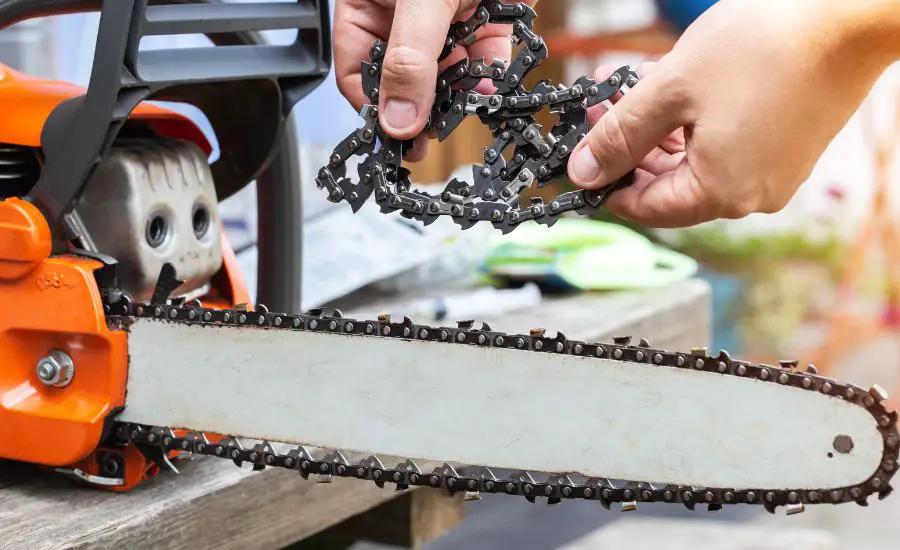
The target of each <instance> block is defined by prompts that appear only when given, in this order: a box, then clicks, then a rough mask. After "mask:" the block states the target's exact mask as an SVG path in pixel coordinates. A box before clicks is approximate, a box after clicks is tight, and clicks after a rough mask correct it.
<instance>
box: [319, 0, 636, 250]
mask: <svg viewBox="0 0 900 550" xmlns="http://www.w3.org/2000/svg"><path fill="white" fill-rule="evenodd" d="M535 17H536V14H535V12H534V10H533V9H532V8H531V7H529V6H528V5H526V4H522V3H519V4H504V3H503V2H501V1H500V0H484V1H482V2H481V4H480V5H479V7H478V8H477V9H476V10H475V13H474V14H473V15H472V17H471V18H469V19H468V20H466V21H461V22H457V23H454V24H453V25H452V26H451V27H450V31H449V33H448V36H447V40H446V42H445V47H444V50H443V52H442V53H441V57H440V59H441V60H443V59H445V58H446V57H447V56H449V55H450V54H451V53H452V52H453V50H454V49H455V48H456V47H457V46H458V45H460V44H463V45H466V44H470V43H471V42H472V41H473V40H474V37H475V32H476V31H477V30H478V29H480V28H482V27H484V26H485V25H488V24H492V23H495V24H506V25H511V28H512V34H511V35H510V37H511V39H512V41H513V43H514V44H519V45H520V46H521V47H520V48H519V49H518V51H517V53H516V54H515V56H514V58H513V59H512V60H511V61H509V62H508V63H507V62H505V61H504V60H496V59H495V60H493V61H492V62H491V63H490V64H488V63H486V62H485V60H484V59H475V60H470V59H468V58H465V59H462V60H460V61H459V62H457V63H455V64H453V65H451V66H449V67H448V68H447V69H445V70H444V71H442V72H441V73H440V75H438V79H437V82H436V83H435V98H434V103H433V106H432V110H431V113H430V117H429V120H428V123H427V126H426V131H427V132H428V133H429V134H430V135H431V136H432V137H436V138H437V139H438V140H440V141H443V140H445V139H446V138H447V137H448V136H450V134H451V133H452V132H453V131H454V130H455V129H456V128H458V127H459V125H460V124H461V123H462V121H463V120H465V118H466V117H478V119H479V120H480V121H481V123H482V124H484V125H485V126H487V127H488V129H489V130H490V131H491V135H492V136H493V142H492V144H491V145H490V147H487V148H486V149H485V151H484V164H480V165H476V166H475V167H474V168H473V172H472V182H471V183H470V182H465V181H462V180H459V179H454V180H452V181H450V182H449V183H447V184H446V187H445V188H444V190H443V191H442V192H440V193H438V194H430V193H426V192H423V191H418V190H413V189H411V185H412V184H411V182H410V180H409V171H408V170H407V169H406V168H403V167H402V165H401V164H402V162H403V159H404V158H405V156H406V155H407V154H408V153H409V151H410V150H411V149H412V147H413V140H407V141H398V140H395V139H393V138H391V137H390V136H388V135H387V134H386V133H385V132H384V130H383V129H382V128H381V125H380V123H379V121H378V110H377V107H376V105H377V104H378V97H379V88H380V85H381V69H382V61H383V59H384V55H385V52H386V49H387V44H385V43H384V42H381V41H378V42H376V43H375V44H374V45H373V46H372V48H371V49H370V52H369V54H370V57H369V60H368V61H366V62H363V63H362V87H363V91H364V93H365V95H366V97H368V98H369V99H370V100H371V101H372V104H371V105H366V106H364V107H363V109H362V110H361V112H360V116H361V117H362V118H363V120H364V125H363V126H362V127H361V128H359V129H357V130H355V131H354V132H353V133H351V134H350V135H349V136H347V138H345V139H344V140H343V141H341V142H340V143H339V144H338V145H337V147H335V149H334V151H333V153H332V155H331V158H330V160H329V163H328V165H327V166H325V167H322V168H321V169H320V170H319V173H318V176H317V178H316V184H317V186H318V187H319V188H320V189H323V190H325V191H326V192H327V196H328V199H329V200H330V201H332V202H335V203H340V202H347V203H348V204H350V206H351V208H352V209H353V211H354V212H356V211H358V210H359V209H360V208H362V206H363V205H364V204H365V203H366V202H367V201H368V200H370V199H371V198H372V197H373V196H374V200H375V202H376V204H378V206H379V207H380V209H381V212H383V213H385V214H388V213H392V212H399V213H400V215H401V216H404V217H406V218H409V219H415V220H418V221H420V222H422V223H423V224H425V225H430V224H432V223H434V222H435V221H436V220H437V219H438V218H439V217H441V216H449V217H450V218H451V219H452V220H453V221H454V222H455V223H456V224H457V225H459V226H460V227H461V228H462V229H468V228H470V227H473V226H474V225H476V224H479V223H483V222H486V223H490V224H492V225H493V226H494V227H495V228H497V229H499V230H501V231H502V232H503V233H509V232H511V231H513V230H514V229H515V228H516V227H518V226H520V225H521V224H522V223H524V222H526V221H534V222H537V223H540V224H543V225H547V226H551V225H553V224H554V223H556V221H557V220H558V219H559V218H560V216H562V215H563V214H566V213H569V212H575V213H577V214H581V215H585V216H590V215H593V214H594V213H595V212H596V211H597V210H598V209H599V208H600V207H602V206H603V204H605V202H606V200H607V199H608V198H609V196H610V195H611V194H612V193H613V192H615V191H616V190H618V189H621V188H623V187H627V186H629V185H631V184H632V183H633V182H634V172H631V173H629V174H627V175H626V176H625V177H623V178H621V179H620V180H618V181H615V182H613V183H611V184H609V185H607V186H605V187H603V188H601V189H594V190H576V191H570V192H566V193H562V194H560V195H558V196H556V197H555V198H553V199H552V200H551V201H550V202H549V203H545V202H544V201H543V200H542V199H540V198H534V199H531V201H530V202H529V203H528V204H522V199H521V194H522V192H523V191H525V190H526V189H528V188H535V187H537V188H540V187H544V186H546V185H549V184H551V183H553V182H554V181H556V180H557V179H559V178H560V177H561V176H563V175H564V174H565V173H566V167H567V165H568V162H569V157H570V155H571V154H572V152H573V151H574V150H575V148H576V146H577V145H578V144H579V143H580V142H581V140H583V139H584V137H585V135H586V134H587V133H588V131H589V129H590V128H589V124H588V117H587V110H588V109H589V108H590V107H593V106H595V105H598V104H600V103H607V104H609V103H608V102H610V101H611V100H612V99H613V98H615V97H616V96H617V95H618V94H620V93H627V92H628V91H629V90H630V89H631V88H633V87H634V86H636V85H637V84H638V81H639V79H638V76H637V74H635V73H634V72H633V71H632V70H631V69H629V68H627V67H623V68H621V69H619V70H617V71H616V72H615V73H613V74H612V75H611V76H610V77H609V78H608V79H607V80H605V81H602V82H596V81H594V80H593V79H591V78H588V77H587V76H582V77H580V78H579V79H578V80H576V81H575V82H574V83H573V84H572V85H571V86H569V87H566V86H563V85H552V84H550V83H549V82H547V81H541V82H538V83H537V84H536V85H535V86H534V87H533V88H531V89H530V90H528V89H526V88H525V78H526V76H527V75H528V74H529V73H530V72H531V71H533V70H534V69H535V68H536V67H538V66H539V65H540V64H541V63H542V62H543V61H544V60H545V59H547V57H548V55H549V51H548V49H547V45H546V43H545V42H544V40H543V39H542V38H541V37H540V36H538V35H537V34H535V33H534V31H533V23H534V19H535ZM485 80H490V82H491V84H492V86H493V87H494V88H495V92H494V93H492V94H482V93H479V92H476V91H475V87H476V86H477V85H478V84H479V83H481V82H483V81H485ZM545 108H549V109H550V111H551V113H552V114H553V115H555V116H556V118H557V119H558V121H557V122H556V123H555V124H554V125H553V127H552V128H551V129H550V131H549V132H546V133H545V132H544V131H543V128H542V127H541V125H540V124H538V123H537V121H536V120H535V118H534V117H535V116H536V115H537V114H538V113H539V112H540V111H541V110H543V109H545ZM509 149H512V154H511V156H510V157H509V158H507V157H505V156H504V152H506V151H507V150H509ZM353 157H360V158H361V162H360V164H359V168H358V176H359V177H358V180H357V181H353V179H351V176H349V175H348V174H347V161H348V160H350V159H351V158H353Z"/></svg>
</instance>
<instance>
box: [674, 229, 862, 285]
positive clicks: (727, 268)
mask: <svg viewBox="0 0 900 550" xmlns="http://www.w3.org/2000/svg"><path fill="white" fill-rule="evenodd" d="M669 246H670V247H672V248H673V249H675V250H677V251H679V252H682V253H684V254H687V255H689V256H691V257H693V258H694V259H696V260H697V261H698V262H700V263H701V264H703V265H705V266H707V267H709V268H711V269H714V270H716V271H719V272H722V273H748V272H754V271H756V270H758V269H766V268H772V267H774V265H775V264H784V263H786V262H790V263H795V262H810V263H814V264H817V265H820V266H822V267H824V268H826V269H828V271H829V272H830V273H832V275H834V276H837V274H838V273H839V272H840V268H841V266H842V265H843V261H844V253H845V250H846V245H845V244H844V243H843V242H842V240H841V239H840V237H839V236H838V235H836V234H834V233H832V234H830V235H828V236H827V237H826V238H812V237H810V236H809V235H808V234H806V233H804V232H801V231H795V232H771V233H766V234H761V235H747V236H740V237H738V236H734V235H730V234H728V232H727V230H726V229H725V228H724V227H723V226H722V225H718V224H714V225H709V226H703V227H696V228H691V229H684V230H681V231H679V232H678V236H677V237H676V238H675V239H674V241H673V242H671V243H669Z"/></svg>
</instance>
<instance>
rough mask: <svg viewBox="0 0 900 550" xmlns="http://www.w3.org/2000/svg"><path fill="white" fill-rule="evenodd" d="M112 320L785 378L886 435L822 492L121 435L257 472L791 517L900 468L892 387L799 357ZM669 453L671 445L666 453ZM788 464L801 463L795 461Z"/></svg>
mask: <svg viewBox="0 0 900 550" xmlns="http://www.w3.org/2000/svg"><path fill="white" fill-rule="evenodd" d="M105 307H106V314H107V318H108V321H109V322H110V323H111V325H112V326H117V327H123V326H125V327H127V325H128V324H129V323H130V322H131V321H132V320H134V319H136V318H145V319H158V320H160V321H164V322H172V323H179V324H187V325H205V326H223V325H225V326H233V327H245V329H246V330H259V329H266V330H290V331H309V332H320V333H330V334H342V335H347V336H353V337H360V338H398V339H402V340H411V341H415V340H419V341H430V342H440V343H443V344H445V345H465V346H479V347H491V348H507V349H516V350H521V351H527V352H533V353H550V354H557V355H574V356H579V357H585V358H591V357H596V358H601V359H614V360H617V361H622V362H626V363H636V364H642V365H654V366H657V367H658V368H675V369H691V370H694V371H697V372H705V373H710V374H714V375H716V376H735V377H740V378H750V379H754V380H759V381H761V382H765V383H769V384H780V385H785V386H791V387H795V388H799V389H803V390H806V391H810V392H819V393H822V394H826V395H830V396H833V398H836V399H843V400H845V401H847V402H849V403H853V404H854V405H856V406H859V407H862V408H863V409H865V410H866V411H868V413H869V414H871V415H872V417H873V418H874V419H875V421H876V422H877V424H878V427H879V431H880V433H881V434H882V437H883V441H884V454H883V456H882V461H881V464H880V466H879V468H878V469H877V470H876V471H875V472H874V473H873V474H872V475H871V476H870V477H869V478H868V479H867V480H866V481H865V482H864V483H861V484H859V485H856V486H852V487H825V488H821V489H818V490H799V489H798V490H790V489H785V490H777V491H773V490H763V489H741V490H736V489H731V488H727V487H726V488H709V487H691V486H678V485H657V484H653V483H649V482H643V481H641V482H638V481H621V480H611V479H598V478H590V479H587V480H585V481H584V482H582V483H579V482H576V481H575V480H574V479H573V475H574V474H567V473H556V474H552V475H550V474H546V473H545V474H544V477H543V478H541V477H540V476H538V477H535V475H534V474H532V473H529V472H518V473H516V474H514V475H512V476H511V477H509V478H508V479H499V478H498V477H497V476H496V475H495V473H494V472H493V471H492V470H491V469H490V467H489V466H479V465H475V466H473V467H469V468H466V469H465V471H466V472H467V473H460V472H459V471H457V470H456V469H454V468H453V467H452V466H451V465H449V464H445V465H443V466H442V467H439V468H436V469H434V470H433V471H431V472H425V471H422V470H421V469H420V468H419V467H418V466H417V465H416V464H415V463H414V462H413V461H412V460H406V461H404V462H401V463H400V464H398V465H396V466H395V467H388V466H387V465H386V464H384V463H383V462H382V460H380V459H379V458H378V457H375V456H371V457H369V458H366V459H365V460H363V461H361V462H358V463H355V464H354V463H350V462H349V461H348V460H347V459H346V458H345V456H344V454H342V452H340V451H336V450H335V451H329V452H328V453H327V454H325V455H324V456H322V457H319V458H315V457H313V455H312V452H311V451H310V450H309V449H307V448H305V447H302V446H300V447H296V448H294V449H293V450H290V451H289V452H287V453H279V452H276V451H275V449H274V448H273V447H272V445H271V444H270V443H269V442H265V441H264V442H261V443H259V444H257V445H255V446H253V447H251V448H245V447H243V446H242V444H241V443H240V441H239V440H238V437H240V434H236V435H235V436H234V437H231V438H228V439H225V440H222V441H220V442H219V443H217V444H216V443H213V442H211V441H210V440H209V439H208V438H207V437H206V436H205V435H204V434H203V433H188V434H187V435H185V436H184V437H178V436H176V434H175V432H174V431H173V430H172V429H170V428H166V427H159V426H145V425H139V424H118V425H117V426H116V429H115V430H114V433H115V434H117V435H118V438H119V439H120V441H121V442H128V441H130V442H132V443H135V444H137V445H138V446H139V447H141V446H143V447H150V448H154V449H157V450H161V451H183V452H188V453H194V454H198V455H208V456H214V457H218V458H224V459H228V460H232V461H233V462H234V463H235V464H236V465H238V466H241V465H242V464H244V463H248V464H252V465H253V468H254V469H256V470H258V469H264V468H266V467H278V468H286V469H288V470H294V471H297V472H299V474H300V475H301V476H303V477H304V478H307V477H308V476H310V475H319V476H325V477H326V479H330V477H329V476H336V477H344V478H355V479H360V480H368V481H372V482H374V483H376V484H377V485H378V486H379V487H383V486H384V485H385V484H386V483H391V484H394V485H396V487H397V489H398V490H402V489H407V488H410V487H414V486H421V487H433V488H439V489H443V490H447V491H450V492H451V493H455V492H465V493H467V494H468V495H471V496H474V495H477V494H479V493H502V494H506V495H519V496H524V497H525V498H526V499H528V500H529V501H531V502H535V500H536V499H537V498H538V497H540V498H546V499H547V501H548V503H550V504H555V503H558V502H560V501H561V500H564V499H568V500H571V499H579V500H596V501H599V502H600V504H602V505H603V506H604V507H606V508H609V506H610V505H611V504H612V503H620V504H621V506H622V509H623V510H626V511H627V510H633V509H636V507H637V504H638V503H640V502H663V503H681V504H684V505H685V506H687V507H688V508H690V509H694V507H695V506H696V505H699V504H703V505H706V506H707V507H708V509H709V510H710V511H715V510H720V509H721V508H722V507H723V506H724V505H727V504H761V505H763V506H764V507H765V508H766V510H768V511H769V512H772V513H774V511H775V509H776V508H777V507H778V506H784V507H786V509H787V510H788V513H796V512H801V511H803V510H804V509H805V506H806V505H808V504H841V503H847V502H856V503H858V504H860V505H863V506H864V505H866V502H867V499H868V498H869V497H870V496H872V495H877V496H878V497H879V498H880V499H881V498H884V497H886V496H887V495H888V494H889V493H890V492H891V491H892V489H891V487H890V485H889V482H890V480H891V478H892V477H893V475H894V473H895V471H896V469H897V466H898V452H900V434H898V431H897V426H896V422H897V413H896V412H895V411H889V410H888V409H887V408H886V407H885V404H884V401H885V399H886V395H885V394H884V392H883V390H881V389H880V388H878V387H873V388H871V389H870V390H868V391H866V390H863V389H862V388H859V387H857V386H854V385H851V384H844V383H841V382H837V381H835V380H832V379H830V378H826V377H823V376H820V375H818V374H817V373H816V371H815V368H814V367H812V366H810V367H807V369H800V368H798V364H797V362H788V361H785V362H781V363H780V364H779V365H778V366H772V365H763V364H751V363H748V362H745V361H738V360H734V359H732V358H731V357H729V355H728V353H727V352H725V351H722V352H720V353H719V354H718V355H715V356H710V355H708V354H707V352H706V350H705V349H702V350H700V349H698V350H694V351H692V352H691V353H673V352H669V351H666V350H661V349H654V348H652V347H650V344H649V343H648V342H647V341H645V340H641V341H640V342H639V343H638V344H637V345H633V344H632V339H631V338H628V337H624V338H615V339H614V341H613V342H612V343H588V342H580V341H574V340H569V339H568V338H566V337H565V335H563V334H557V335H555V336H552V337H551V336H548V335H547V333H546V332H545V331H544V330H535V331H532V332H531V334H528V335H525V334H506V333H502V332H496V331H494V330H492V329H491V327H490V326H488V325H487V324H482V325H481V326H476V324H475V323H474V322H471V321H468V322H462V323H459V324H458V326H457V327H456V328H451V327H431V326H427V325H419V324H415V323H413V322H412V321H411V320H410V319H409V318H404V319H403V320H402V321H401V322H395V321H394V320H392V319H391V318H390V316H380V317H379V318H378V319H377V320H356V319H349V318H345V317H343V316H342V314H341V313H340V312H339V311H335V312H333V313H332V314H331V315H325V312H324V310H321V309H318V310H312V311H310V312H307V313H306V314H303V315H286V314H281V313H272V312H269V311H268V309H267V308H266V307H265V306H257V308H256V310H255V311H246V310H243V309H233V310H216V309H206V308H203V307H202V306H201V304H200V302H199V301H196V300H195V301H193V302H191V303H188V304H183V303H182V304H174V305H172V304H166V305H162V304H142V303H135V302H134V301H133V300H131V299H130V298H129V297H128V296H127V295H122V294H114V295H113V296H112V297H111V298H106V299H105ZM662 452H664V451H662ZM785 467H787V468H796V467H802V464H801V465H796V464H795V465H789V464H786V465H785Z"/></svg>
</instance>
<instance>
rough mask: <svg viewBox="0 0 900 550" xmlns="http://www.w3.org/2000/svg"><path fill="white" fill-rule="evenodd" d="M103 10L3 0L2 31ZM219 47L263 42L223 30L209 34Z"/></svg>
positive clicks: (182, 0) (97, 3) (87, 2)
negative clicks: (43, 20)
mask: <svg viewBox="0 0 900 550" xmlns="http://www.w3.org/2000/svg"><path fill="white" fill-rule="evenodd" d="M220 3H222V0H162V1H160V0H150V2H149V4H150V5H151V6H152V5H161V4H220ZM101 9H103V0H0V30H3V29H5V28H7V27H11V26H13V25H15V24H16V23H21V22H22V21H27V20H29V19H40V18H42V17H51V16H54V15H70V14H75V13H90V12H98V11H100V10H101ZM206 37H207V38H208V39H209V40H210V41H211V42H212V43H213V44H215V45H216V46H237V45H242V44H243V45H252V44H263V39H262V36H261V35H260V34H259V33H258V32H253V31H241V32H224V33H215V34H207V35H206Z"/></svg>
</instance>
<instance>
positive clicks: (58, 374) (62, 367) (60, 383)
mask: <svg viewBox="0 0 900 550" xmlns="http://www.w3.org/2000/svg"><path fill="white" fill-rule="evenodd" d="M36 372H37V377H38V380H40V381H41V383H42V384H44V385H46V386H52V387H55V388H64V387H66V386H68V385H69V384H70V383H71V382H72V379H73V378H74V377H75V363H74V362H73V361H72V358H71V357H69V354H67V353H66V352H64V351H59V350H55V351H52V352H50V353H48V354H47V355H46V356H44V357H42V358H40V359H39V360H38V362H37V367H36Z"/></svg>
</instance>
